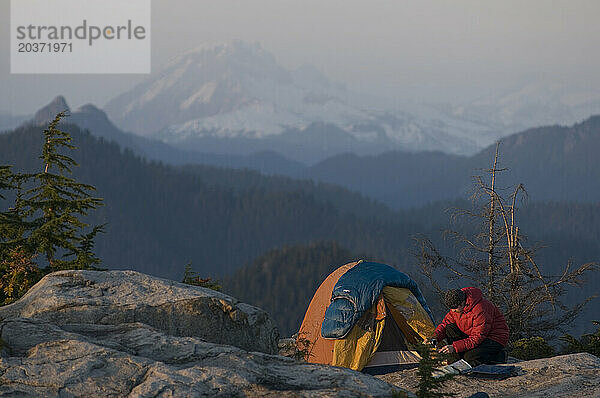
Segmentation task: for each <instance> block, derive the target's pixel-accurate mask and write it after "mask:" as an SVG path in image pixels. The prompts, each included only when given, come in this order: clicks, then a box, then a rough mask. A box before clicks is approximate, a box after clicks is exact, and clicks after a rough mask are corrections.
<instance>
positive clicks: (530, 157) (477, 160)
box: [28, 96, 600, 209]
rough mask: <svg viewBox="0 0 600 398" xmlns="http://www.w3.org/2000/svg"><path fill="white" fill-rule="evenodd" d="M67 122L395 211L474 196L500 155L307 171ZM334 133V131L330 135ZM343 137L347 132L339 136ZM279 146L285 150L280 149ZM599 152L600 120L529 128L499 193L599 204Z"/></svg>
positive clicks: (408, 158) (340, 164)
mask: <svg viewBox="0 0 600 398" xmlns="http://www.w3.org/2000/svg"><path fill="white" fill-rule="evenodd" d="M65 109H69V107H68V105H67V103H66V101H65V99H64V98H63V97H61V96H59V97H57V98H55V99H54V100H53V101H52V102H51V103H50V104H48V105H47V106H45V107H44V108H42V109H40V110H39V111H38V112H37V113H36V114H35V116H34V117H33V119H32V120H31V121H29V122H28V123H33V124H34V125H43V124H46V123H47V122H48V121H49V120H50V119H51V118H52V117H53V115H55V114H56V113H57V112H59V111H61V110H65ZM68 122H69V123H74V124H76V125H78V126H80V127H82V128H85V129H88V130H90V131H91V132H92V134H93V135H95V136H99V137H102V138H104V139H107V140H111V141H115V142H117V143H118V144H119V145H120V146H121V147H124V148H129V149H131V150H133V151H134V153H136V154H138V155H140V156H142V157H145V158H147V159H151V160H159V161H162V162H165V163H168V164H172V165H178V166H184V165H185V167H187V168H189V167H190V166H189V165H192V164H204V165H212V166H220V167H227V168H234V169H251V170H257V171H260V172H263V173H266V174H279V175H286V176H289V177H294V178H303V179H312V180H315V181H322V182H326V183H331V184H336V185H339V186H343V187H345V188H348V189H351V190H353V191H357V192H360V193H362V194H363V195H365V196H368V197H371V198H373V199H376V200H378V201H380V202H382V203H385V204H386V205H388V206H389V207H391V208H395V209H400V208H407V207H418V206H422V205H424V204H427V203H430V202H435V201H439V200H452V199H455V198H460V197H466V196H468V195H469V193H470V192H471V191H472V189H473V176H474V175H482V174H485V173H484V172H483V169H484V168H485V167H487V166H490V165H491V162H492V159H493V155H494V151H495V145H490V146H488V147H487V148H485V149H483V150H482V151H479V152H478V153H476V154H474V155H471V156H460V155H452V154H446V153H443V152H403V151H390V152H385V153H382V154H379V155H370V156H369V155H368V156H360V155H356V154H352V153H347V154H341V155H336V156H333V157H330V158H328V159H325V160H323V161H321V162H318V163H316V164H315V165H313V166H306V165H305V164H302V163H300V162H295V161H292V160H290V159H288V158H286V157H285V156H283V155H281V154H280V153H278V152H275V151H263V152H254V153H251V154H248V155H231V154H229V155H226V154H214V153H201V152H195V151H192V150H184V149H180V148H175V147H173V146H171V145H170V144H166V143H164V142H161V141H158V140H156V139H152V138H146V137H141V136H138V135H135V134H131V133H126V132H123V131H121V130H120V129H119V128H117V127H116V126H115V125H114V124H113V123H112V122H111V121H110V120H109V119H108V117H107V116H106V114H105V113H104V112H103V111H102V110H100V109H98V108H97V107H95V106H94V105H91V104H88V105H84V106H82V107H80V108H79V109H76V110H74V111H72V112H71V116H70V118H69V119H68ZM324 129H325V127H324V126H323V125H321V126H318V125H313V126H312V127H311V128H310V129H308V130H310V131H311V132H312V133H313V134H314V137H313V138H314V139H313V141H314V142H317V141H318V140H319V137H321V139H326V138H327V137H330V136H329V135H328V134H326V133H324V132H323V130H324ZM335 129H336V128H335V127H331V126H330V130H329V132H330V131H332V130H335ZM319 131H321V133H322V134H321V135H319V134H318V133H319ZM339 134H344V132H343V131H339ZM330 138H331V142H330V145H332V146H334V145H335V139H334V138H333V137H330ZM282 145H283V146H285V145H286V144H284V143H283V142H282ZM301 145H302V143H297V145H296V146H297V147H299V146H301ZM597 153H600V116H594V117H591V118H589V119H587V120H585V121H583V122H581V123H578V124H575V125H573V126H570V127H565V126H557V125H555V126H546V127H538V128H534V129H529V130H526V131H524V132H521V133H517V134H513V135H510V136H508V137H505V138H503V139H502V140H501V145H500V167H503V168H507V170H506V171H504V172H502V173H501V176H500V178H499V183H500V186H511V185H513V184H517V183H523V184H524V185H525V187H526V188H527V189H528V191H529V193H530V195H531V196H532V198H534V199H535V200H558V201H574V202H596V201H599V200H600V187H597V186H596V185H594V184H589V182H590V181H597V180H598V179H600V168H598V167H596V154H597ZM503 184H504V185H503ZM581 187H585V189H581Z"/></svg>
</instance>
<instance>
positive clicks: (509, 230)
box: [415, 143, 597, 342]
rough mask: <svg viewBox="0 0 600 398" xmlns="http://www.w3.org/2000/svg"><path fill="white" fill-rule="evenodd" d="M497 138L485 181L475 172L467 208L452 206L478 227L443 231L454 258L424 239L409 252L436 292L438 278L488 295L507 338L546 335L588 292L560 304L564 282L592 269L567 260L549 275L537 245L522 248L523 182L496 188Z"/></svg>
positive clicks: (578, 306)
mask: <svg viewBox="0 0 600 398" xmlns="http://www.w3.org/2000/svg"><path fill="white" fill-rule="evenodd" d="M498 159H499V143H497V145H496V154H495V156H494V161H493V166H492V168H491V169H488V170H485V172H486V173H487V174H488V175H489V177H490V179H489V180H488V181H489V183H487V182H485V180H484V178H483V177H482V176H475V177H474V180H475V190H474V193H473V196H472V201H473V203H474V207H473V209H454V211H453V218H455V219H456V218H459V217H467V218H468V219H469V220H470V221H471V222H473V223H475V225H479V228H478V229H479V232H476V233H474V234H473V236H470V235H468V234H466V233H464V232H460V231H456V230H448V231H446V232H445V235H446V236H450V237H451V238H452V239H453V240H454V242H455V244H456V245H457V247H458V248H459V251H458V256H457V257H456V258H452V257H446V256H443V255H442V254H441V253H440V252H439V251H438V249H437V248H436V247H435V245H434V244H433V243H432V241H431V240H430V239H428V238H427V237H423V236H418V237H416V238H415V241H416V246H417V251H416V253H415V255H416V257H417V259H418V262H419V265H420V268H421V272H422V273H423V275H425V276H426V277H427V278H428V280H429V281H430V283H431V286H432V287H433V288H434V289H435V290H436V291H437V292H438V293H439V294H441V293H442V287H441V285H442V281H443V280H445V282H446V283H452V282H453V281H458V280H460V282H461V285H463V286H464V285H465V284H470V285H471V286H478V287H480V288H482V290H484V291H486V293H487V297H488V299H490V300H491V301H492V302H494V303H495V304H496V305H497V306H498V307H499V308H500V309H501V310H502V311H503V313H504V315H505V318H506V320H507V323H508V326H509V328H510V331H511V342H512V341H516V340H518V339H520V338H524V337H531V336H534V335H538V336H539V335H542V336H546V337H550V336H551V335H552V334H553V333H556V332H558V331H560V330H561V327H562V326H564V325H567V324H569V323H570V322H571V321H573V319H574V318H575V317H576V316H577V315H578V314H579V313H580V312H581V310H582V309H583V307H584V306H585V305H586V304H587V302H588V301H589V300H590V299H592V297H590V298H587V299H585V300H583V301H582V302H579V303H576V304H575V305H571V306H568V305H565V304H564V303H563V302H562V301H561V298H563V297H564V295H565V293H566V288H567V287H568V286H579V285H581V284H582V283H583V282H584V279H585V275H586V273H587V272H589V271H592V270H594V269H596V268H597V264H596V263H586V264H583V265H581V266H579V267H577V268H573V267H572V264H571V262H569V263H568V264H567V265H566V266H565V268H564V270H563V271H562V273H561V274H560V275H558V276H550V275H547V274H545V273H544V272H543V269H542V267H541V266H540V265H538V264H537V262H536V261H535V259H534V258H535V253H536V251H537V250H538V249H539V248H540V247H539V246H537V247H536V246H533V247H528V246H527V245H526V244H524V242H525V241H526V238H525V236H523V235H522V233H521V231H520V229H519V225H518V220H517V212H518V205H519V203H520V202H522V200H524V199H526V198H527V192H526V190H525V187H524V186H523V184H518V185H517V186H516V187H514V189H513V190H512V192H511V193H510V195H508V197H504V196H502V195H501V194H500V193H499V190H498V188H497V177H498V174H499V173H500V172H502V171H504V170H506V169H501V168H498Z"/></svg>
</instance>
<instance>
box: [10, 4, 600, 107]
mask: <svg viewBox="0 0 600 398" xmlns="http://www.w3.org/2000/svg"><path fill="white" fill-rule="evenodd" d="M9 4H10V2H9V0H0V37H1V40H0V89H1V90H0V110H5V111H10V112H12V113H31V112H33V111H34V110H35V109H37V108H38V107H40V106H42V105H43V104H45V103H46V102H48V101H50V100H51V99H52V98H53V97H54V96H55V95H57V94H63V95H65V97H66V98H67V101H68V102H69V103H70V105H71V106H72V107H77V106H79V105H82V104H84V103H87V102H92V103H95V104H97V105H99V106H103V105H104V104H105V103H106V102H107V101H108V100H109V99H110V98H112V97H114V96H115V95H117V94H119V93H120V92H122V91H124V90H126V89H128V88H129V87H131V86H133V85H134V84H135V83H136V82H138V81H140V79H143V78H144V77H145V76H144V75H62V76H60V75H33V76H32V75H11V74H10V60H9V58H8V49H9V25H10V23H9V15H10V12H9V11H10V9H9ZM599 16H600V1H598V0H590V1H576V0H568V1H549V0H548V1H524V0H516V1H508V0H498V1H495V0H485V1H482V0H473V1H458V0H453V1H441V0H440V1H427V0H418V1H400V0H390V1H377V0H375V1H373V0H371V1H366V0H365V1H349V0H344V1H329V0H318V1H313V0H287V1H285V0H271V1H267V0H239V1H231V0H215V1H206V0H153V1H152V28H151V29H152V30H151V34H152V68H153V71H156V70H158V69H159V68H160V66H161V65H162V64H164V63H165V62H166V61H168V60H169V59H170V58H172V57H173V56H176V55H178V54H180V53H182V52H184V51H186V50H188V49H191V48H194V47H197V46H198V45H200V44H202V43H203V42H206V41H209V42H214V41H226V40H231V39H242V40H247V41H258V42H260V43H261V44H262V45H263V47H264V48H265V49H267V50H269V51H270V52H272V53H273V54H274V55H275V57H276V58H277V60H278V61H279V62H280V63H281V64H282V65H283V66H285V67H288V68H295V67H298V66H300V65H302V64H312V65H314V66H316V67H317V68H319V69H320V70H321V71H323V72H324V73H325V74H326V75H328V76H329V77H331V78H333V79H335V80H338V81H341V82H343V83H346V85H347V86H348V87H350V88H352V89H355V90H358V91H362V92H366V93H371V94H375V95H378V96H382V97H385V98H388V99H389V100H390V101H393V100H394V99H396V98H397V99H402V100H406V99H410V98H418V99H422V100H425V101H431V102H437V101H448V102H453V103H458V102H460V101H464V100H468V99H472V98H475V97H477V96H480V95H487V94H490V93H494V92H497V91H499V90H503V89H505V88H507V87H514V86H515V85H517V84H519V83H520V82H522V81H524V80H526V79H545V80H547V81H556V80H561V81H565V82H567V83H569V84H579V85H581V84H583V85H587V86H593V87H598V88H599V89H600V87H599V86H600V82H599V80H600V79H599V77H598V71H599V70H600V51H599V48H598V43H600V24H599V23H598V17H599Z"/></svg>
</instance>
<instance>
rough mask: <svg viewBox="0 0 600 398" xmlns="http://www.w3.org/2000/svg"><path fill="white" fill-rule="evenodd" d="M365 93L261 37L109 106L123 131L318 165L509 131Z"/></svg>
mask: <svg viewBox="0 0 600 398" xmlns="http://www.w3.org/2000/svg"><path fill="white" fill-rule="evenodd" d="M356 97H358V95H357V94H355V93H352V92H350V91H349V90H347V89H346V88H344V86H342V85H340V84H336V83H334V82H332V81H330V80H329V79H327V78H326V77H325V76H324V75H322V74H321V73H320V72H318V71H317V70H316V69H315V68H314V67H310V66H306V67H302V68H299V69H297V70H293V71H290V70H287V69H285V68H283V67H282V66H280V65H279V64H278V63H277V61H276V59H275V57H274V56H273V55H272V54H270V53H269V52H267V51H266V50H264V49H263V48H262V47H261V46H260V45H258V44H254V45H253V44H247V43H244V42H241V41H233V42H230V43H225V44H219V45H216V46H205V47H201V48H199V49H196V50H194V51H190V52H188V53H186V54H184V55H182V56H180V57H178V58H177V59H175V60H173V61H172V62H171V63H170V64H169V65H167V66H166V67H165V68H164V69H163V70H161V71H160V72H158V73H156V74H154V75H152V76H150V77H149V78H148V79H147V80H145V81H144V82H142V83H140V84H139V85H137V86H136V87H134V88H133V89H131V90H129V91H127V92H125V93H123V94H121V95H119V96H118V97H116V98H114V99H113V100H111V101H109V102H108V103H107V105H106V107H105V110H106V112H107V113H108V115H109V116H110V117H111V119H112V120H114V121H115V123H116V124H117V125H119V126H122V127H123V128H124V129H126V130H129V131H132V132H133V133H135V134H138V135H142V136H145V137H153V138H157V139H159V140H160V141H163V142H167V143H169V144H172V145H175V146H178V147H181V148H186V149H195V150H201V151H203V152H213V153H229V154H248V153H251V152H256V151H261V150H275V151H277V152H279V153H281V154H283V155H284V156H286V157H288V158H290V159H294V160H297V161H302V162H307V163H312V162H315V161H318V160H322V159H324V158H326V157H329V156H332V155H335V154H338V153H342V152H354V153H358V154H377V153H381V152H383V151H386V150H393V149H402V150H407V151H418V150H443V151H446V152H450V153H463V154H465V153H473V152H475V151H477V150H478V149H480V148H481V147H482V146H484V145H486V144H489V143H490V142H492V141H493V140H494V138H496V137H497V136H498V135H499V134H501V133H502V132H499V131H498V130H497V129H496V128H495V127H494V126H492V125H490V124H487V125H486V124H484V123H481V122H477V123H472V122H470V121H468V120H466V119H461V118H457V117H453V116H448V115H442V114H441V113H439V115H440V117H439V118H435V119H427V118H421V117H419V118H417V117H415V116H414V115H412V114H409V113H407V112H400V111H393V112H392V111H389V110H385V109H383V110H374V109H368V107H367V106H365V105H359V104H358V103H359V102H360V101H357V100H356Z"/></svg>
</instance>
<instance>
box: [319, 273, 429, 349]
mask: <svg viewBox="0 0 600 398" xmlns="http://www.w3.org/2000/svg"><path fill="white" fill-rule="evenodd" d="M386 286H392V287H400V288H405V289H409V290H410V291H411V292H412V294H413V295H414V296H415V298H416V299H417V300H418V301H419V303H420V304H421V305H422V306H423V308H424V309H425V311H427V314H429V317H430V318H431V321H432V322H434V323H435V321H434V320H433V315H432V314H431V310H430V309H429V307H428V306H427V303H426V302H425V298H424V297H423V294H421V290H419V287H418V286H417V284H416V283H415V282H414V281H413V280H412V279H411V278H410V277H409V276H408V275H406V274H404V273H402V272H400V271H398V270H397V269H395V268H392V267H390V266H389V265H385V264H380V263H372V262H361V263H359V264H357V265H355V266H354V267H353V268H351V269H350V270H348V271H347V272H346V273H345V274H344V275H342V276H341V277H340V279H338V281H337V283H336V284H335V286H334V288H333V292H332V294H331V303H330V304H329V307H327V310H326V311H325V317H324V318H323V323H322V324H321V335H322V336H323V337H324V338H327V339H341V338H344V337H345V336H346V335H347V334H348V333H349V332H350V330H351V329H352V327H353V326H354V324H356V322H357V321H358V320H359V319H360V317H361V316H362V315H363V314H364V313H365V312H366V311H367V310H369V309H370V308H371V307H372V306H373V304H374V303H375V302H376V301H377V299H378V298H379V295H380V294H381V291H382V290H383V288H384V287H386Z"/></svg>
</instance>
